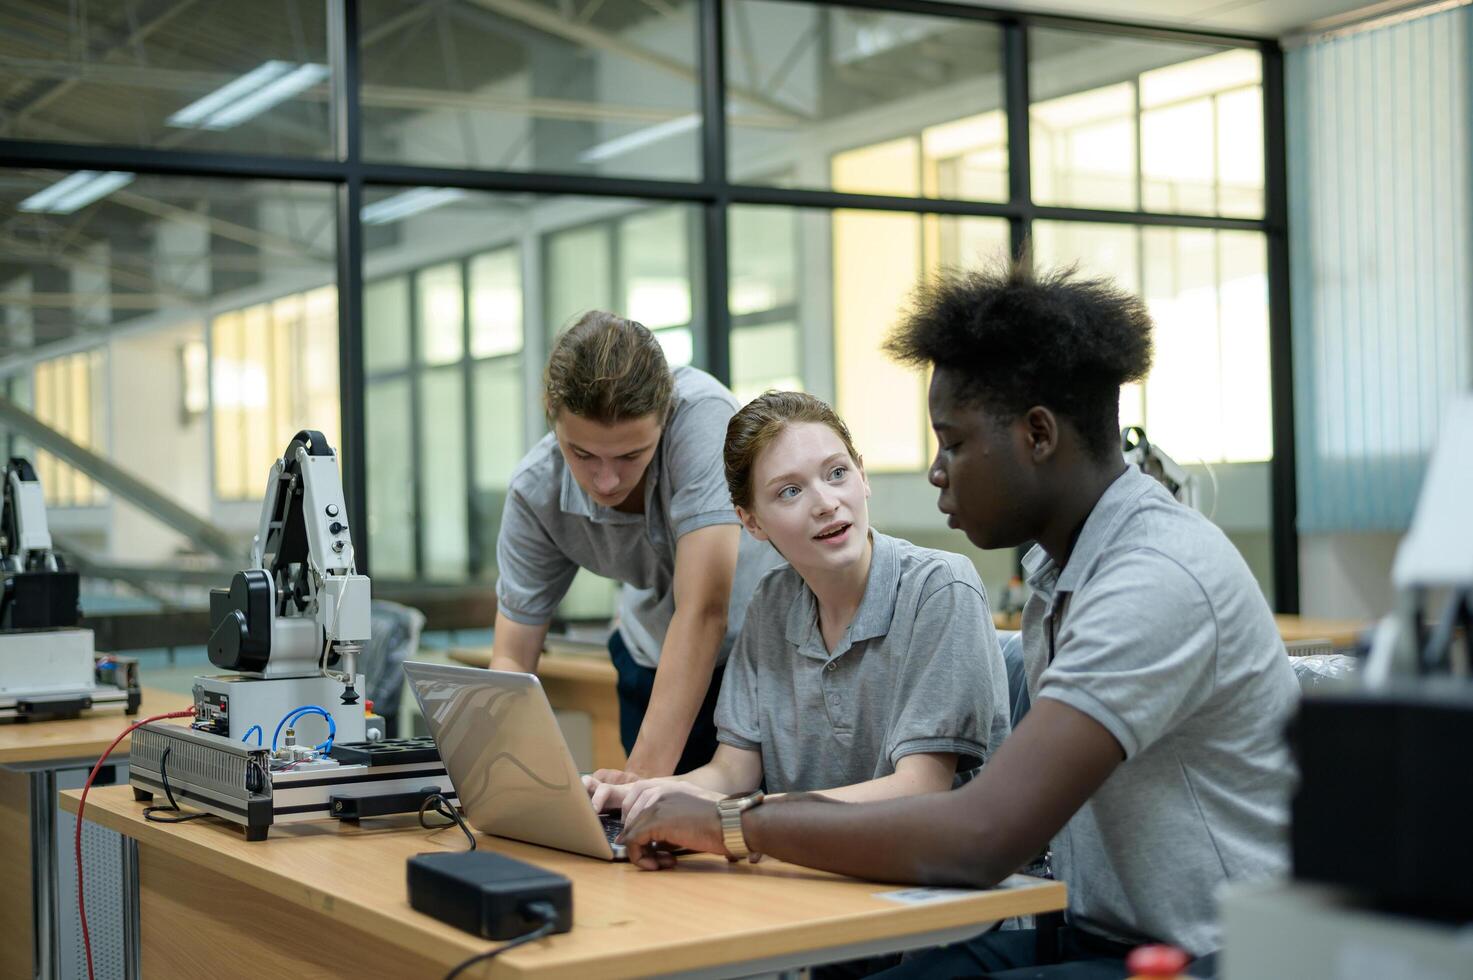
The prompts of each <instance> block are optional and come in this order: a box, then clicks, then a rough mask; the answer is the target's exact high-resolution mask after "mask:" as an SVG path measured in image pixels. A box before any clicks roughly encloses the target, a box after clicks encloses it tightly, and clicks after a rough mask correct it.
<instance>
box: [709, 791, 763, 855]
mask: <svg viewBox="0 0 1473 980" xmlns="http://www.w3.org/2000/svg"><path fill="white" fill-rule="evenodd" d="M761 802H762V791H761V790H757V791H756V792H754V793H742V794H739V795H737V796H728V797H727V798H726V799H724V800H718V801H717V803H716V812H717V813H718V814H719V815H720V816H721V842H722V844H723V845H724V846H725V847H726V856H727V857H729V858H731V859H732V860H733V861H740V860H741V859H742V858H744V857H747V856H748V855H750V854H751V853H752V852H751V850H750V849H749V848H748V847H747V838H746V836H745V835H744V834H743V833H742V814H744V813H746V812H747V811H748V810H750V809H752V807H754V806H757V805H758V804H760V803H761Z"/></svg>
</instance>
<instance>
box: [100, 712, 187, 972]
mask: <svg viewBox="0 0 1473 980" xmlns="http://www.w3.org/2000/svg"><path fill="white" fill-rule="evenodd" d="M193 716H194V709H193V708H186V709H185V710H183V711H171V712H169V713H168V714H164V715H154V716H153V717H152V718H144V719H143V720H142V721H135V722H133V724H131V725H129V726H128V727H127V728H125V729H123V730H122V731H121V732H119V733H118V737H117V738H115V739H113V743H112V744H111V745H109V746H108V747H107V749H106V750H105V751H104V752H103V753H102V755H101V756H99V757H98V759H97V765H95V766H93V767H92V771H91V772H89V773H88V774H87V781H86V782H85V783H83V784H82V798H81V799H79V800H78V801H77V835H76V854H77V917H78V918H80V919H81V920H82V948H83V949H84V950H85V951H86V953H87V980H93V976H94V974H93V970H92V936H91V935H90V934H89V933H88V932H87V901H86V892H85V891H84V890H83V888H82V813H83V812H84V811H85V810H86V809H87V791H88V790H90V789H91V788H92V781H93V780H94V779H96V778H97V774H98V773H99V772H101V771H102V764H103V763H104V762H106V761H107V757H108V756H110V755H112V751H113V749H115V748H117V747H118V743H119V742H121V741H122V740H123V739H125V738H127V737H128V736H129V735H131V734H133V732H134V731H135V730H136V729H139V728H142V727H143V726H144V725H147V724H148V723H149V722H151V721H163V720H164V719H166V718H191V717H193Z"/></svg>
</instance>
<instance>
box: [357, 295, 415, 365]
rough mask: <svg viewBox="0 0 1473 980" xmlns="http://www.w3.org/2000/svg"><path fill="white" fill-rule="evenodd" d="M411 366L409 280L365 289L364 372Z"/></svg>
mask: <svg viewBox="0 0 1473 980" xmlns="http://www.w3.org/2000/svg"><path fill="white" fill-rule="evenodd" d="M408 365H409V278H408V277H407V276H393V277H391V278H389V279H380V280H379V281H378V282H371V283H369V284H368V285H367V286H365V287H364V289H363V369H364V370H365V371H367V372H368V373H369V374H374V373H376V372H379V371H398V370H401V369H402V368H405V367H407V366H408Z"/></svg>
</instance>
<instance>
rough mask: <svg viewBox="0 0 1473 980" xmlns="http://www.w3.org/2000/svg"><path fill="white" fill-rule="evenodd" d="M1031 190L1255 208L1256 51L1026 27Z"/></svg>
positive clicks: (1137, 205)
mask: <svg viewBox="0 0 1473 980" xmlns="http://www.w3.org/2000/svg"><path fill="white" fill-rule="evenodd" d="M1029 40H1030V44H1031V45H1032V61H1031V67H1030V73H1029V86H1030V93H1031V94H1032V96H1033V104H1032V105H1031V106H1030V107H1029V131H1030V134H1031V140H1030V142H1031V147H1030V149H1031V158H1032V161H1033V174H1032V177H1033V199H1034V200H1035V201H1036V202H1038V203H1040V204H1059V205H1074V206H1079V207H1098V208H1110V209H1118V210H1125V211H1134V210H1141V211H1157V212H1162V213H1176V214H1211V215H1226V216H1233V217H1246V218H1257V217H1261V216H1262V215H1263V91H1262V87H1261V78H1262V74H1263V65H1262V58H1261V56H1260V55H1259V53H1258V52H1257V51H1253V50H1249V49H1244V48H1213V47H1209V46H1204V45H1186V44H1170V43H1167V44H1163V43H1160V42H1148V41H1140V40H1135V39H1131V38H1119V37H1102V36H1100V35H1097V34H1087V33H1082V32H1078V31H1057V30H1034V31H1031V32H1029Z"/></svg>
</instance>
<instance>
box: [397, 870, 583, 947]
mask: <svg viewBox="0 0 1473 980" xmlns="http://www.w3.org/2000/svg"><path fill="white" fill-rule="evenodd" d="M408 876H409V905H410V907H411V908H413V909H415V910H416V911H418V912H423V913H425V914H426V915H430V916H433V917H435V918H436V919H439V920H440V921H441V922H448V923H450V924H451V925H452V926H455V927H456V928H457V929H464V930H465V931H466V932H473V933H475V934H476V935H478V936H484V937H485V938H487V939H513V938H515V937H517V936H524V935H526V934H527V933H529V932H531V931H532V930H533V929H536V928H537V927H538V925H540V923H539V922H538V921H537V918H536V916H534V915H533V914H532V909H531V908H530V907H529V906H531V905H532V903H534V902H545V903H546V904H547V906H548V907H549V908H550V909H551V910H552V913H553V914H554V915H555V918H554V925H553V927H552V929H551V931H552V932H567V931H568V930H570V929H572V928H573V883H572V882H571V881H569V880H568V879H567V878H565V877H563V876H562V875H560V874H557V873H556V872H553V871H546V870H543V869H542V868H539V867H537V866H536V865H535V864H528V863H526V862H525V861H518V860H517V859H516V858H510V857H507V856H506V855H505V854H496V853H494V852H492V851H445V852H442V853H438V854H418V855H416V856H414V857H412V858H410V859H409V864H408Z"/></svg>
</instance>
